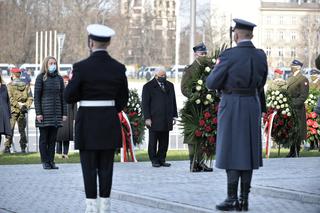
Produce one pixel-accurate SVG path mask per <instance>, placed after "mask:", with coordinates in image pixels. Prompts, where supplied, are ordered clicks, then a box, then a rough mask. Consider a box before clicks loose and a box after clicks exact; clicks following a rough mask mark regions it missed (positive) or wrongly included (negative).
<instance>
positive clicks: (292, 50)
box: [291, 48, 296, 58]
mask: <svg viewBox="0 0 320 213" xmlns="http://www.w3.org/2000/svg"><path fill="white" fill-rule="evenodd" d="M291 57H292V58H295V57H296V48H292V49H291Z"/></svg>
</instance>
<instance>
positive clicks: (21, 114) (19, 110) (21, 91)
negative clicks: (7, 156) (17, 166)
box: [4, 68, 33, 153]
mask: <svg viewBox="0 0 320 213" xmlns="http://www.w3.org/2000/svg"><path fill="white" fill-rule="evenodd" d="M11 74H12V81H11V82H10V83H9V84H8V93H9V98H10V104H11V120H10V123H11V130H12V136H8V137H7V139H6V141H5V144H4V145H5V149H4V153H10V147H11V144H12V138H13V133H14V127H15V125H16V123H18V129H19V133H20V147H21V152H22V153H25V152H26V147H27V143H28V140H27V136H26V130H25V129H26V125H27V121H26V114H27V113H28V110H29V109H30V107H31V104H32V102H33V97H32V92H31V89H30V85H29V84H27V83H26V82H24V81H23V80H22V79H20V75H21V70H20V69H19V68H12V69H11Z"/></svg>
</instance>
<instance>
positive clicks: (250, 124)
mask: <svg viewBox="0 0 320 213" xmlns="http://www.w3.org/2000/svg"><path fill="white" fill-rule="evenodd" d="M233 21H234V22H235V23H236V25H235V27H234V29H233V31H234V36H233V38H234V41H235V42H236V43H237V46H236V47H234V48H229V49H227V50H225V51H224V52H222V53H221V55H220V56H219V58H218V59H217V63H216V65H215V67H214V69H213V70H212V71H211V73H210V74H209V76H208V78H207V80H206V85H207V87H208V89H217V90H220V92H221V100H220V103H219V110H218V129H217V145H216V167H217V168H220V169H225V170H226V172H227V183H228V197H227V199H226V200H225V201H224V202H222V203H221V204H219V205H217V206H216V208H217V209H218V210H223V211H231V210H243V211H247V210H248V195H249V191H250V184H251V178H252V171H253V169H258V168H259V167H261V166H262V141H261V115H262V112H265V111H266V105H265V97H264V90H263V88H264V85H265V83H266V79H267V75H268V64H267V57H266V54H265V53H264V51H263V50H261V49H256V48H255V47H254V45H253V44H252V42H251V39H252V37H253V34H252V32H253V28H254V27H255V26H256V25H255V24H253V23H250V22H248V21H245V20H242V19H233ZM239 179H241V187H240V189H241V192H240V203H239V201H238V182H239Z"/></svg>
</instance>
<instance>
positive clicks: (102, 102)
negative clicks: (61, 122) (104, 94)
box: [80, 100, 115, 107]
mask: <svg viewBox="0 0 320 213" xmlns="http://www.w3.org/2000/svg"><path fill="white" fill-rule="evenodd" d="M80 106H81V107H107V106H115V101H114V100H99V101H98V100H97V101H80Z"/></svg>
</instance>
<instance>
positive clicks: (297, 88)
mask: <svg viewBox="0 0 320 213" xmlns="http://www.w3.org/2000/svg"><path fill="white" fill-rule="evenodd" d="M302 66H303V64H302V63H301V62H300V61H298V60H294V61H293V62H292V64H291V70H292V72H293V75H292V76H291V77H290V78H289V79H288V94H289V95H290V96H291V99H292V105H293V106H292V107H293V110H294V111H295V113H296V114H297V117H298V123H297V125H298V126H299V130H300V131H299V137H298V138H297V140H295V141H293V143H292V145H291V147H290V152H289V154H288V155H287V157H299V152H300V145H301V142H302V141H304V140H305V139H306V135H307V124H306V109H305V106H304V102H305V101H306V100H307V98H308V95H309V81H308V79H307V78H306V77H305V76H304V75H302V74H301V68H302Z"/></svg>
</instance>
